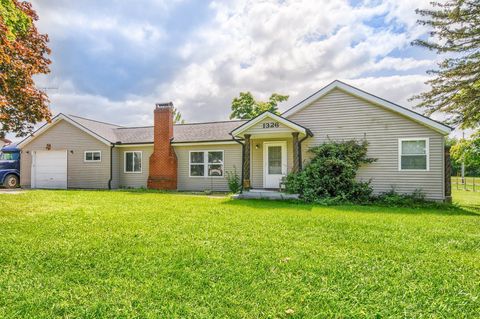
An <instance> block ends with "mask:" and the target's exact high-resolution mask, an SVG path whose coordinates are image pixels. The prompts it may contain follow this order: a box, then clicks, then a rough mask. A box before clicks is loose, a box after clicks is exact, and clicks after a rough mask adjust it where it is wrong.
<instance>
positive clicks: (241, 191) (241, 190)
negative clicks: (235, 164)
mask: <svg viewBox="0 0 480 319" xmlns="http://www.w3.org/2000/svg"><path fill="white" fill-rule="evenodd" d="M230 135H232V134H231V133H230ZM232 139H233V140H234V141H235V142H237V143H238V144H240V145H242V167H241V168H240V169H241V172H242V175H241V182H240V194H242V193H243V163H244V162H245V144H243V143H242V142H240V140H237V139H236V138H235V137H234V136H233V135H232Z"/></svg>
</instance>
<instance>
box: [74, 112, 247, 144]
mask: <svg viewBox="0 0 480 319" xmlns="http://www.w3.org/2000/svg"><path fill="white" fill-rule="evenodd" d="M68 117H69V118H70V119H71V120H73V121H75V122H77V123H78V124H80V125H82V126H83V127H85V128H86V129H88V130H90V131H91V132H93V133H95V134H97V135H99V136H101V137H103V138H104V139H106V140H108V141H110V142H112V143H116V142H120V143H122V144H145V143H153V126H144V127H123V126H120V125H115V124H111V123H105V122H99V121H95V120H90V119H86V118H83V117H79V116H75V115H68ZM245 122H246V121H245V120H238V121H220V122H207V123H187V124H175V125H174V126H173V142H175V143H187V142H204V141H226V140H231V139H232V136H231V135H230V132H231V131H233V130H234V129H235V128H237V127H238V126H240V125H242V124H244V123H245Z"/></svg>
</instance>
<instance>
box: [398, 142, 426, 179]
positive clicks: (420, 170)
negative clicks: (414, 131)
mask: <svg viewBox="0 0 480 319" xmlns="http://www.w3.org/2000/svg"><path fill="white" fill-rule="evenodd" d="M408 141H425V150H426V152H425V156H426V157H427V158H426V159H427V168H426V169H423V168H419V169H414V168H408V169H402V144H403V142H408ZM398 170H399V171H401V172H428V171H430V138H429V137H408V138H399V139H398Z"/></svg>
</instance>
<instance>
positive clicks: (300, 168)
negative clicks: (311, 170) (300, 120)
mask: <svg viewBox="0 0 480 319" xmlns="http://www.w3.org/2000/svg"><path fill="white" fill-rule="evenodd" d="M309 137H313V133H312V131H310V130H309V129H307V134H306V135H305V137H304V138H302V139H301V140H300V141H298V145H299V147H298V148H299V150H298V151H299V154H298V156H299V157H300V163H298V166H299V168H298V169H299V170H300V171H301V170H302V166H303V165H302V164H303V160H302V142H303V141H305V140H306V139H307V138H309Z"/></svg>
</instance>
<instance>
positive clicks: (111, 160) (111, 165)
mask: <svg viewBox="0 0 480 319" xmlns="http://www.w3.org/2000/svg"><path fill="white" fill-rule="evenodd" d="M114 147H115V144H113V143H112V145H111V146H110V179H109V180H108V189H112V179H113V148H114Z"/></svg>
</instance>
